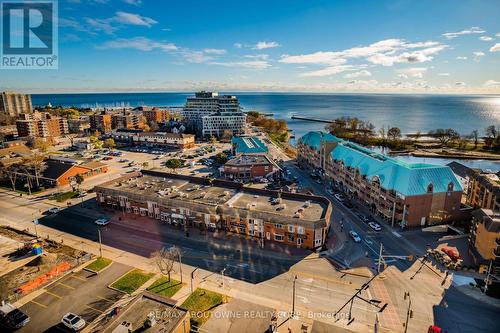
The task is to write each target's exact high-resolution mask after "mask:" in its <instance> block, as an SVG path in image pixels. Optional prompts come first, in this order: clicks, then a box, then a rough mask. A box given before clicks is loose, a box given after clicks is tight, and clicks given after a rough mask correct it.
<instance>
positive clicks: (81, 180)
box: [73, 173, 85, 191]
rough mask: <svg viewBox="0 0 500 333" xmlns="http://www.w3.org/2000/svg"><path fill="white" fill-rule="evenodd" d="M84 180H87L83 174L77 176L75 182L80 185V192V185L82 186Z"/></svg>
mask: <svg viewBox="0 0 500 333" xmlns="http://www.w3.org/2000/svg"><path fill="white" fill-rule="evenodd" d="M84 180H85V178H83V176H82V175H81V174H79V173H77V174H76V176H75V182H76V183H77V184H78V191H80V185H82V183H83V181H84ZM73 191H74V190H73Z"/></svg>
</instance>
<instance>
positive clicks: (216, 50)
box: [203, 49, 227, 54]
mask: <svg viewBox="0 0 500 333" xmlns="http://www.w3.org/2000/svg"><path fill="white" fill-rule="evenodd" d="M203 52H205V53H208V54H226V53H227V51H226V50H224V49H204V50H203Z"/></svg>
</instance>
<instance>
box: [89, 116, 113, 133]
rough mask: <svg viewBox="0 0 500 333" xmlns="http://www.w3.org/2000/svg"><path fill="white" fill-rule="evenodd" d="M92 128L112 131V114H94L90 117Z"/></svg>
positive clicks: (105, 131)
mask: <svg viewBox="0 0 500 333" xmlns="http://www.w3.org/2000/svg"><path fill="white" fill-rule="evenodd" d="M89 121H90V130H92V131H100V132H103V133H107V132H109V131H111V115H110V114H107V113H105V112H102V113H97V114H93V115H91V116H90V117H89Z"/></svg>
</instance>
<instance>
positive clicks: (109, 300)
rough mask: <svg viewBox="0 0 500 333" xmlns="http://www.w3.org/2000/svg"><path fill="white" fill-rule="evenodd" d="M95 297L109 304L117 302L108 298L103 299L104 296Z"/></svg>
mask: <svg viewBox="0 0 500 333" xmlns="http://www.w3.org/2000/svg"><path fill="white" fill-rule="evenodd" d="M95 297H97V298H99V299H102V300H103V301H108V302H112V303H114V302H115V301H113V300H111V299H109V298H106V297H102V296H99V295H96V296H95Z"/></svg>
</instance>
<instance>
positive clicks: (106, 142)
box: [102, 138, 116, 149]
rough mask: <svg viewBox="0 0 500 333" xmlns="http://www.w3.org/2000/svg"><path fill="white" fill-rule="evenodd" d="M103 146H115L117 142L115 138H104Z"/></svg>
mask: <svg viewBox="0 0 500 333" xmlns="http://www.w3.org/2000/svg"><path fill="white" fill-rule="evenodd" d="M102 146H103V147H104V148H110V149H112V148H115V147H116V143H115V140H114V139H113V138H108V139H106V140H104V143H103V144H102Z"/></svg>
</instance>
